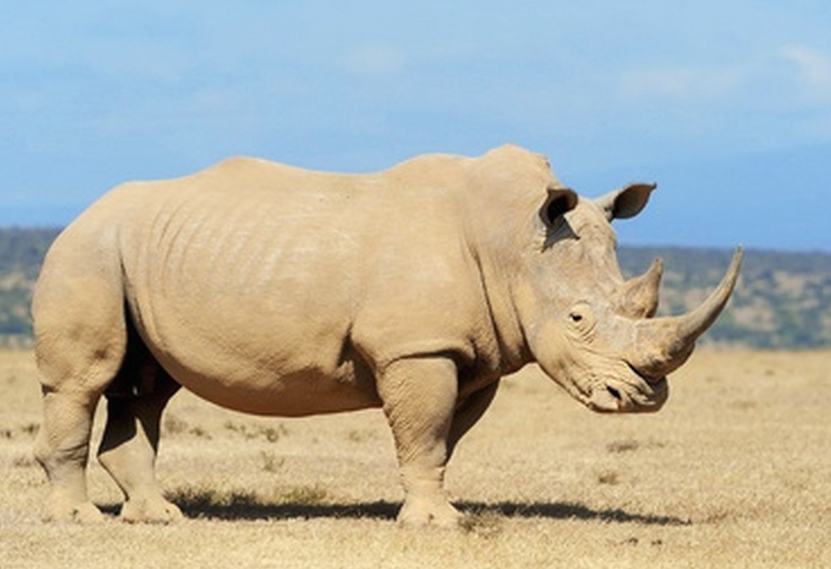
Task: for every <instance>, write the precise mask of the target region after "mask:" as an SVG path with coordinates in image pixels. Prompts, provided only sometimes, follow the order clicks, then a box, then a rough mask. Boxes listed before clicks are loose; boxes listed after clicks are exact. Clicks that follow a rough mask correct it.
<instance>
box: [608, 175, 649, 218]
mask: <svg viewBox="0 0 831 569" xmlns="http://www.w3.org/2000/svg"><path fill="white" fill-rule="evenodd" d="M657 187H658V186H657V184H644V183H640V182H639V183H635V184H629V185H628V186H626V187H625V188H623V189H622V190H615V191H614V192H611V193H608V194H606V195H605V196H603V197H600V198H597V199H596V200H595V201H594V203H595V204H596V205H597V207H599V208H600V211H602V212H603V213H605V214H606V219H608V220H609V221H612V220H613V219H628V218H630V217H635V216H636V215H638V214H639V213H640V212H641V210H642V209H643V208H644V207H645V206H646V202H648V201H649V195H650V194H651V193H652V190H654V189H655V188H657Z"/></svg>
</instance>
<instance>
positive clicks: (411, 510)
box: [378, 357, 461, 527]
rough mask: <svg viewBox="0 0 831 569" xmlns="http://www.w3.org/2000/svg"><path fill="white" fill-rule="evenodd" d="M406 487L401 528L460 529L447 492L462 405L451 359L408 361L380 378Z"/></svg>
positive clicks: (398, 363)
mask: <svg viewBox="0 0 831 569" xmlns="http://www.w3.org/2000/svg"><path fill="white" fill-rule="evenodd" d="M378 391H379V395H380V396H381V399H382V400H383V403H384V413H385V414H386V416H387V420H388V422H389V424H390V428H391V429H392V433H393V438H394V439H395V447H396V452H397V454H398V462H399V466H400V472H401V482H402V485H403V487H404V492H405V499H404V505H403V506H402V507H401V511H400V512H399V514H398V522H399V523H401V524H402V525H408V526H422V525H437V526H447V527H452V526H456V525H458V523H459V519H460V517H461V516H460V514H459V512H458V511H457V510H456V508H454V507H453V506H452V505H451V504H450V501H449V500H448V498H447V495H446V493H445V491H444V471H445V466H446V464H447V459H448V446H447V441H448V436H449V433H450V426H451V423H452V419H453V413H454V408H455V403H456V392H457V379H456V367H455V364H454V363H453V361H452V360H450V359H449V358H441V357H436V358H408V359H402V360H397V361H395V362H393V363H391V364H390V365H389V366H387V368H386V369H385V370H383V372H382V373H381V374H380V376H379V380H378Z"/></svg>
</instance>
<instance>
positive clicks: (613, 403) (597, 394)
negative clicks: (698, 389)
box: [588, 366, 669, 413]
mask: <svg viewBox="0 0 831 569" xmlns="http://www.w3.org/2000/svg"><path fill="white" fill-rule="evenodd" d="M629 369H630V370H631V372H632V375H631V376H630V377H628V378H626V379H609V380H606V381H604V382H602V383H600V384H599V385H597V387H596V388H595V389H593V390H592V392H591V394H590V395H589V398H588V406H589V408H590V409H592V410H593V411H597V412H600V413H637V412H641V413H649V412H653V411H657V410H658V409H660V408H661V407H662V406H663V404H664V403H665V402H666V400H667V396H668V395H669V384H668V382H667V379H666V377H661V378H658V379H653V378H647V377H645V376H643V375H642V374H640V373H638V371H637V370H635V369H634V368H632V367H631V366H630V368H629Z"/></svg>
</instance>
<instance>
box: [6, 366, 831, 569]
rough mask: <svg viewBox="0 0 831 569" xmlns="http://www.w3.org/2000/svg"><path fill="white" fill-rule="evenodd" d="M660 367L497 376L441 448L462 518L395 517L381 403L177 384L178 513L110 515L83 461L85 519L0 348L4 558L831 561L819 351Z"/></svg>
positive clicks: (828, 415)
mask: <svg viewBox="0 0 831 569" xmlns="http://www.w3.org/2000/svg"><path fill="white" fill-rule="evenodd" d="M670 379H671V382H672V395H671V398H670V401H669V403H668V404H667V406H666V407H665V408H664V409H663V410H662V411H661V412H660V413H658V414H656V415H650V416H599V415H594V414H592V413H591V412H589V411H586V410H584V409H583V408H582V407H580V406H579V405H578V404H577V403H575V402H573V401H571V400H570V399H569V398H568V397H567V396H566V395H565V394H564V393H563V392H562V391H561V390H560V389H559V388H557V387H556V386H554V385H552V384H551V382H549V381H548V380H546V379H545V378H543V377H542V376H541V375H540V373H539V372H538V371H537V370H536V369H528V370H526V371H524V372H522V373H521V374H518V375H517V376H515V377H512V378H509V379H507V380H506V381H505V383H504V385H503V387H502V388H501V390H500V393H499V395H498V396H497V400H496V401H495V403H494V405H493V408H492V409H491V410H490V411H489V413H488V414H487V415H486V416H485V418H484V419H483V420H482V421H481V423H480V424H479V425H477V426H476V428H474V430H473V431H472V432H471V433H470V434H469V436H468V438H467V439H465V440H464V441H463V443H462V444H461V446H460V448H459V450H458V454H457V455H456V457H454V459H453V461H452V463H451V465H450V468H449V473H448V487H449V490H450V492H451V493H452V495H453V496H454V498H455V500H456V503H457V504H458V505H459V506H460V507H461V508H462V509H463V510H464V512H466V514H467V517H466V522H465V524H464V527H463V528H461V529H459V530H458V531H448V530H436V529H429V528H428V529H418V530H413V529H406V528H401V527H398V526H397V525H396V524H395V523H394V521H393V520H394V516H395V512H396V510H397V507H398V505H399V504H400V501H401V498H402V494H401V491H400V489H399V487H398V485H397V475H396V470H395V462H394V453H393V448H392V441H391V437H390V435H389V433H388V431H387V428H386V425H385V423H384V420H383V417H382V415H381V413H380V412H379V411H367V412H360V413H352V414H347V415H339V416H329V417H315V418H310V419H292V420H287V419H280V418H276V419H264V418H256V417H249V416H245V415H240V414H237V413H232V412H229V411H225V410H222V409H218V408H216V407H214V406H211V405H209V404H207V403H204V402H202V401H200V400H197V399H196V398H194V397H192V396H190V395H189V394H186V393H180V394H179V395H177V396H176V398H175V399H174V400H173V401H172V403H171V406H170V407H169V410H168V412H167V414H166V416H165V418H164V436H163V439H162V444H161V453H160V457H159V464H158V471H159V476H160V479H161V481H162V484H163V486H164V488H165V491H166V492H167V494H168V495H169V496H170V497H172V498H173V499H174V501H175V502H177V503H178V504H179V505H180V506H181V507H182V509H183V510H184V512H185V514H186V516H187V518H186V520H185V521H183V522H181V523H179V524H175V525H171V526H149V525H136V526H131V525H128V524H124V523H122V522H120V521H118V519H117V518H116V517H115V515H116V514H117V512H118V503H119V500H120V494H119V492H118V490H117V488H116V487H115V486H114V484H113V483H112V482H111V481H110V479H109V478H108V477H107V476H106V474H105V473H104V472H103V471H102V470H101V468H100V466H98V465H97V463H95V462H93V464H92V467H91V471H90V487H91V493H92V497H93V500H94V501H95V502H96V503H98V504H99V505H101V506H102V507H103V508H104V510H105V512H107V513H108V514H109V516H108V519H107V521H106V523H104V524H102V525H98V526H93V527H84V526H76V525H61V524H44V523H42V522H41V521H40V515H41V510H42V505H43V501H44V498H45V497H46V495H47V487H46V481H45V476H44V475H43V473H42V472H41V470H40V469H39V467H38V466H37V465H36V464H35V463H34V462H33V460H32V458H31V445H32V441H33V438H34V434H35V432H36V431H37V429H38V424H39V421H40V405H39V391H38V388H37V381H36V375H35V370H34V365H33V363H32V358H31V354H29V353H26V352H18V353H14V352H6V353H0V481H2V485H0V567H3V568H6V569H12V568H33V569H43V568H52V567H67V568H69V567H84V568H87V567H90V568H92V567H107V568H110V569H121V568H126V567H165V568H177V567H194V568H195V567H198V568H200V569H202V568H214V567H216V568H220V567H221V568H224V569H225V568H228V567H239V568H244V567H314V568H330V567H350V568H352V567H385V568H386V567H442V568H455V567H500V568H508V567H696V568H698V567H730V568H735V567H777V568H781V567H831V546H829V545H828V542H829V538H831V424H830V423H831V353H827V352H826V353H794V354H789V353H753V352H749V353H717V352H709V353H708V352H699V353H697V354H696V355H695V356H694V357H693V358H692V360H691V361H690V362H689V364H687V366H685V367H684V368H683V369H682V370H681V371H679V372H678V373H677V374H675V375H674V376H673V377H672V378H670ZM101 418H102V417H99V421H98V423H99V428H98V433H100V419H101Z"/></svg>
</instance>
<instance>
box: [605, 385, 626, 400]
mask: <svg viewBox="0 0 831 569" xmlns="http://www.w3.org/2000/svg"><path fill="white" fill-rule="evenodd" d="M606 391H608V392H609V394H610V395H611V396H612V397H614V398H615V399H617V400H618V401H621V400H622V399H623V397H621V395H620V391H618V390H617V389H615V388H614V387H612V386H611V385H607V386H606Z"/></svg>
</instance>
